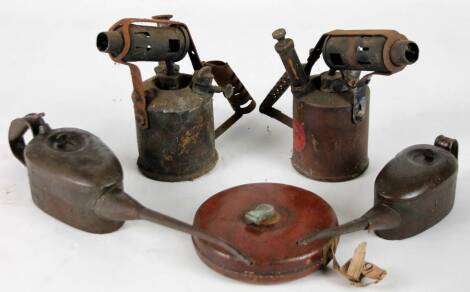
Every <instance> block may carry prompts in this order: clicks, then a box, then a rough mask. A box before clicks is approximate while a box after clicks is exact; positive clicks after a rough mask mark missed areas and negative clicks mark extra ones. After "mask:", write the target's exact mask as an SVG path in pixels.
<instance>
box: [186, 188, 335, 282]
mask: <svg viewBox="0 0 470 292" xmlns="http://www.w3.org/2000/svg"><path fill="white" fill-rule="evenodd" d="M336 225H337V218H336V214H335V212H334V211H333V209H332V208H331V207H330V206H329V205H328V203H327V202H325V201H324V200H323V199H322V198H320V197H319V196H317V195H316V194H314V193H312V192H309V191H306V190H304V189H301V188H298V187H294V186H290V185H284V184H275V183H255V184H246V185H241V186H237V187H234V188H230V189H227V190H225V191H222V192H219V193H217V194H216V195H214V196H212V197H211V198H209V199H208V200H207V201H206V202H204V203H203V204H202V205H201V206H200V207H199V209H198V211H197V213H196V216H195V219H194V226H195V227H196V228H200V229H202V230H204V231H206V232H208V233H209V234H211V235H214V236H217V237H220V238H222V239H224V240H226V241H227V242H229V243H231V244H232V245H234V246H235V247H236V248H238V249H239V250H240V251H241V252H242V253H244V254H246V255H247V256H249V257H250V258H251V259H252V265H250V266H247V265H245V264H243V263H241V262H240V261H236V260H234V259H231V258H230V257H229V256H228V255H227V254H225V253H224V251H223V250H221V249H219V248H218V247H216V246H214V245H211V244H210V243H207V242H205V241H203V240H200V239H197V238H193V243H194V245H195V248H196V250H197V252H198V255H199V256H200V257H201V259H202V260H203V261H204V262H205V263H206V264H207V265H208V266H210V267H211V268H213V269H214V270H216V271H217V272H219V273H222V274H224V275H226V276H229V277H232V278H235V279H238V280H243V281H248V282H258V283H273V282H283V281H287V280H293V279H297V278H300V277H302V276H305V275H307V274H310V273H312V272H314V271H315V270H317V269H318V268H319V267H321V266H322V265H323V264H325V263H326V262H327V261H328V258H327V255H326V254H327V253H326V252H325V251H326V250H328V246H329V244H331V242H332V240H331V239H328V238H327V239H324V240H319V241H318V242H316V243H313V244H312V245H309V246H299V245H297V240H298V239H299V238H302V237H304V236H306V235H307V234H309V233H310V232H312V230H316V229H323V228H328V227H333V226H336Z"/></svg>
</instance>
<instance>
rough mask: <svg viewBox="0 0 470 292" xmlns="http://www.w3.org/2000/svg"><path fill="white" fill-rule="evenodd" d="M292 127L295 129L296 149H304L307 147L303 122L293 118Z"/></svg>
mask: <svg viewBox="0 0 470 292" xmlns="http://www.w3.org/2000/svg"><path fill="white" fill-rule="evenodd" d="M292 128H293V129H294V150H295V151H302V150H304V148H305V131H304V127H302V124H301V123H300V122H299V121H297V120H295V119H294V120H292Z"/></svg>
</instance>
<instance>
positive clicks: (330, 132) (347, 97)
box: [292, 76, 369, 181]
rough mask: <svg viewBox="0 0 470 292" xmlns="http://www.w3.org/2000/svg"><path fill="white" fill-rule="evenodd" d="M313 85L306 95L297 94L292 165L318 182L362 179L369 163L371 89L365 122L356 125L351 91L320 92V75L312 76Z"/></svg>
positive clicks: (367, 96)
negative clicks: (361, 176)
mask: <svg viewBox="0 0 470 292" xmlns="http://www.w3.org/2000/svg"><path fill="white" fill-rule="evenodd" d="M310 84H311V86H312V88H311V90H308V91H306V93H305V94H295V93H294V105H293V109H294V115H293V116H294V118H293V121H292V128H293V132H294V133H293V136H294V139H293V154H292V165H293V166H294V168H295V169H296V170H297V171H298V172H300V173H301V174H303V175H304V176H307V177H309V178H312V179H315V180H322V181H345V180H349V179H352V178H354V177H357V176H359V175H360V174H361V173H363V172H364V171H365V170H366V168H367V166H368V162H369V159H368V155H367V149H368V132H369V88H368V87H367V88H366V89H365V90H364V92H365V97H364V115H363V117H362V120H360V121H356V122H354V121H353V118H352V116H353V98H354V97H353V95H352V94H351V92H349V91H345V92H335V91H330V92H329V91H323V90H320V80H319V76H312V80H311V82H310ZM365 86H367V85H365Z"/></svg>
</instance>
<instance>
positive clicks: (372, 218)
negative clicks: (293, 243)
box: [297, 205, 401, 245]
mask: <svg viewBox="0 0 470 292" xmlns="http://www.w3.org/2000/svg"><path fill="white" fill-rule="evenodd" d="M400 221H401V218H400V214H399V213H398V212H397V211H395V210H394V209H392V208H390V207H388V206H385V205H376V206H374V207H373V208H372V209H370V210H369V211H367V212H366V213H365V214H364V215H362V216H361V217H359V218H357V219H355V220H352V221H350V222H348V223H345V224H342V225H339V226H336V227H332V228H328V229H322V230H318V231H315V232H313V233H311V234H310V235H308V236H307V237H305V238H303V239H301V240H299V241H298V242H297V244H299V245H308V244H310V243H312V242H314V241H316V240H319V239H324V238H331V237H337V236H340V235H343V234H347V233H352V232H355V231H360V230H365V229H368V230H385V229H391V228H394V227H397V226H398V225H400Z"/></svg>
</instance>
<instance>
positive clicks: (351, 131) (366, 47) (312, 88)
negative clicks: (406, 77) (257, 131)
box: [260, 29, 419, 181]
mask: <svg viewBox="0 0 470 292" xmlns="http://www.w3.org/2000/svg"><path fill="white" fill-rule="evenodd" d="M285 35H286V31H285V30H284V29H278V30H276V31H274V32H273V38H275V39H276V40H277V43H276V45H275V49H276V51H277V52H278V53H279V55H280V57H281V60H282V62H283V64H284V67H285V69H286V73H285V74H284V75H283V76H282V77H281V78H280V79H279V81H278V82H277V83H276V85H275V86H274V87H273V89H272V90H271V91H270V92H269V94H268V95H267V97H266V98H265V100H264V101H263V103H262V104H261V106H260V112H262V113H264V114H266V115H268V116H270V117H272V118H274V119H277V120H279V121H281V122H282V123H284V124H286V125H287V126H289V127H292V129H293V154H292V165H293V166H294V168H295V169H296V170H297V171H298V172H299V173H301V174H302V175H304V176H306V177H309V178H312V179H315V180H321V181H345V180H349V179H353V178H355V177H357V176H359V175H361V174H362V173H363V172H364V171H365V170H366V168H367V166H368V163H369V159H368V154H367V152H368V151H367V148H368V136H369V98H370V89H369V86H368V83H369V81H370V79H371V77H372V76H373V75H374V74H381V75H391V74H394V73H396V72H398V71H401V70H402V69H404V68H405V67H406V66H407V65H409V64H412V63H414V62H415V61H416V60H417V59H418V54H419V50H418V46H417V45H416V44H415V43H414V42H411V41H409V40H408V39H407V38H406V37H405V36H404V35H402V34H400V33H398V32H396V31H394V30H335V31H332V32H329V33H326V34H324V35H323V36H322V37H321V38H320V40H319V41H318V43H317V45H316V46H315V47H314V48H313V49H312V50H311V51H310V55H309V58H308V61H307V63H306V64H301V62H300V61H299V58H298V56H297V53H296V51H295V48H294V42H293V41H292V39H289V38H285ZM320 55H323V58H324V60H325V62H326V64H327V65H328V66H329V68H330V70H329V71H327V72H323V73H321V74H319V75H313V76H309V75H310V71H311V70H312V67H313V65H314V64H315V62H316V61H317V60H318V59H319V58H320ZM362 71H370V73H368V74H366V75H364V76H363V77H361V76H360V74H361V72H362ZM289 86H290V87H291V89H292V94H293V118H290V117H289V116H287V115H285V114H283V113H282V112H280V111H279V110H277V109H275V108H274V107H273V105H274V103H275V102H276V101H277V100H278V99H279V98H280V97H281V96H282V95H283V94H284V92H285V91H286V90H287V89H288V88H289Z"/></svg>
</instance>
